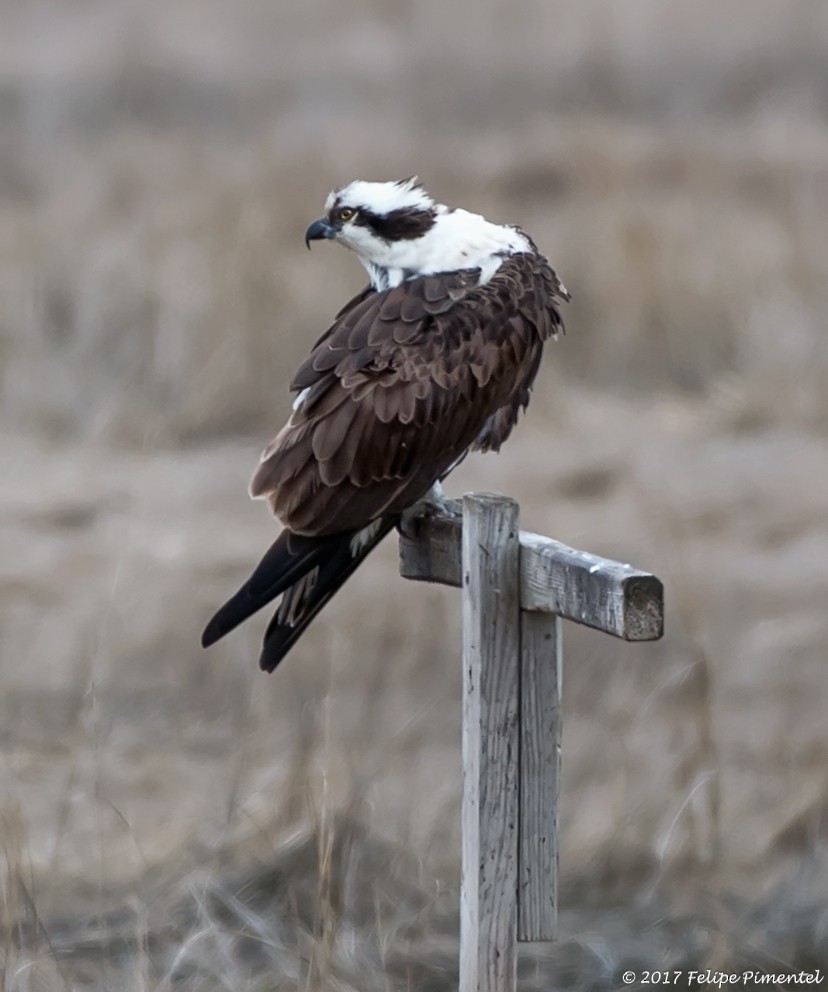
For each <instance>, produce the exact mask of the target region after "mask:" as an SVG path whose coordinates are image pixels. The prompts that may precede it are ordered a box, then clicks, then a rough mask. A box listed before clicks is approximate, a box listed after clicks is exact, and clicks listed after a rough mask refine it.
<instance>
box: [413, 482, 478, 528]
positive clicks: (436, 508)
mask: <svg viewBox="0 0 828 992" xmlns="http://www.w3.org/2000/svg"><path fill="white" fill-rule="evenodd" d="M462 512H463V510H462V507H461V505H460V503H459V501H458V500H456V499H449V498H448V496H446V494H445V493H444V492H443V487H442V486H441V485H440V483H439V482H435V483H434V485H433V486H432V487H431V489H429V491H428V492H427V493H426V494H425V496H423V497H421V498H420V499H418V500H417V502H416V503H413V504H412V505H411V506H409V507H408V509H407V510H403V513H402V516H401V517H400V522H399V524H398V525H397V529H398V530H399V532H400V533H401V534H402V535H403V537H408V538H414V537H416V535H417V522H418V521H419V520H422V519H423V518H424V517H457V516H460V514H462Z"/></svg>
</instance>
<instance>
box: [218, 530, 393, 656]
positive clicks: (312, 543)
mask: <svg viewBox="0 0 828 992" xmlns="http://www.w3.org/2000/svg"><path fill="white" fill-rule="evenodd" d="M395 523H396V517H389V518H381V519H379V520H375V521H373V522H372V523H371V524H369V525H368V526H367V527H365V528H363V529H362V530H359V531H348V532H345V533H342V534H332V535H329V536H327V537H301V536H300V535H297V534H293V533H291V532H290V531H282V533H281V534H280V535H279V537H278V538H277V539H276V541H275V542H274V543H273V544H272V545H271V547H270V549H269V550H268V552H267V554H266V555H265V556H264V558H262V560H261V562H260V563H259V564H258V566H257V567H256V569H255V571H254V572H253V574H252V575H251V576H250V578H249V579H248V580H247V582H246V583H245V584H244V585H243V586H242V587H241V589H239V591H238V592H237V593H236V594H235V595H234V596H233V597H232V598H231V599H229V600H228V601H227V603H225V604H224V606H222V607H221V609H220V610H219V611H218V612H217V613H216V615H215V616H214V617H213V618H212V620H210V622H209V623H208V624H207V627H206V628H205V630H204V634H203V635H202V639H201V643H202V645H203V646H204V647H209V646H210V645H211V644H214V643H215V642H216V641H217V640H219V638H221V637H224V635H225V634H227V633H229V632H230V631H231V630H233V629H234V628H235V627H237V626H238V625H239V624H240V623H242V621H244V620H246V619H247V618H248V617H249V616H252V614H254V613H255V612H256V611H257V610H260V609H261V608H262V607H263V606H266V605H267V604H268V603H270V602H271V601H272V600H274V599H276V598H277V596H281V597H282V599H281V602H280V604H279V608H278V609H277V611H276V613H275V615H274V616H273V619H272V620H271V621H270V625H269V626H268V628H267V632H266V634H265V639H264V646H263V648H262V655H261V658H260V659H259V665H260V667H261V668H262V669H263V670H264V671H266V672H272V671H273V669H274V668H275V667H276V666H277V665H278V664H279V662H280V661H281V660H282V658H284V656H285V655H286V654H287V652H288V651H289V650H290V648H291V647H293V645H294V644H295V643H296V641H297V640H298V639H299V637H300V636H301V634H302V633H303V632H304V630H305V629H306V627H307V626H308V624H309V623H310V622H311V620H313V618H314V617H315V616H316V614H317V613H319V611H320V610H321V609H322V607H323V606H324V605H325V604H326V603H327V602H328V600H329V599H330V598H331V596H333V595H334V593H335V592H336V591H337V590H338V589H339V588H340V586H341V585H342V584H343V583H344V582H345V580H346V579H347V578H348V577H349V576H350V575H351V574H352V573H353V572H354V570H355V569H356V568H357V567H358V566H359V565H360V564H361V563H362V562H363V560H364V559H365V557H366V556H367V555H368V554H369V553H370V552H371V551H372V550H373V549H374V548H375V547H376V546H377V544H379V542H380V541H381V540H382V539H383V538H384V537H385V535H386V534H387V533H388V532H389V531H390V530H391V529H392V528H393V527H394V525H395Z"/></svg>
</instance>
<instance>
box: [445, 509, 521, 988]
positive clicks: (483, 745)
mask: <svg viewBox="0 0 828 992" xmlns="http://www.w3.org/2000/svg"><path fill="white" fill-rule="evenodd" d="M518 534H519V532H518V506H517V503H515V502H514V501H513V500H510V499H506V498H505V497H503V496H490V495H487V494H483V493H480V494H471V495H468V496H466V497H465V498H464V500H463V559H462V565H463V811H462V824H463V875H462V884H461V891H460V992H513V990H514V989H515V988H516V984H517V948H516V923H517V852H518V750H519V736H518V673H519V669H520V603H519V599H518V593H519V583H518V576H519V572H518V566H519V561H518V556H519V550H520V544H519V538H518Z"/></svg>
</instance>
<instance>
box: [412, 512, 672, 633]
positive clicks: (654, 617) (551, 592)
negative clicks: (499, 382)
mask: <svg viewBox="0 0 828 992" xmlns="http://www.w3.org/2000/svg"><path fill="white" fill-rule="evenodd" d="M455 508H456V515H455ZM407 530H408V535H409V536H401V537H400V574H401V575H402V576H403V577H404V578H406V579H415V580H419V581H422V582H438V583H441V584H442V585H449V586H458V587H459V586H460V585H461V584H462V583H461V571H462V569H461V547H462V534H463V519H462V505H461V503H460V502H452V503H451V504H450V512H445V513H444V512H441V513H439V514H437V515H432V516H423V517H418V518H414V519H413V520H411V521H409V523H408V525H407ZM520 606H521V609H523V610H528V611H530V612H538V613H555V614H557V615H558V616H560V617H563V618H564V619H566V620H573V621H574V622H575V623H580V624H584V625H585V626H587V627H593V628H595V629H596V630H602V631H604V633H607V634H612V635H613V636H614V637H621V638H623V639H624V640H626V641H655V640H658V639H659V638H660V637H661V636H662V634H663V632H664V587H663V586H662V584H661V581H660V580H659V579H657V578H656V576H655V575H651V574H650V573H649V572H641V571H639V570H638V569H636V568H632V567H631V566H630V565H624V564H621V562H617V561H612V560H611V559H609V558H601V557H599V556H598V555H593V554H590V553H589V552H587V551H578V550H576V549H575V548H570V547H568V546H567V545H565V544H561V542H560V541H555V540H553V538H551V537H543V536H542V535H540V534H532V533H530V532H528V531H521V532H520Z"/></svg>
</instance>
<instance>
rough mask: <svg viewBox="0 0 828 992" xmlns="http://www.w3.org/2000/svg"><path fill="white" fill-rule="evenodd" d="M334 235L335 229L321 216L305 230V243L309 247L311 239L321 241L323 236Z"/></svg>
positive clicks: (330, 236) (331, 236)
mask: <svg viewBox="0 0 828 992" xmlns="http://www.w3.org/2000/svg"><path fill="white" fill-rule="evenodd" d="M335 236H336V231H335V230H334V228H332V227H331V225H330V224H329V223H328V222H327V220H325V218H324V217H322V218H321V219H320V220H315V221H314V222H313V223H312V224H311V226H310V227H309V228H308V229H307V231H305V244H306V245H307V246H308V248H310V243H311V241H322V240H323V238H333V237H335Z"/></svg>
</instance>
